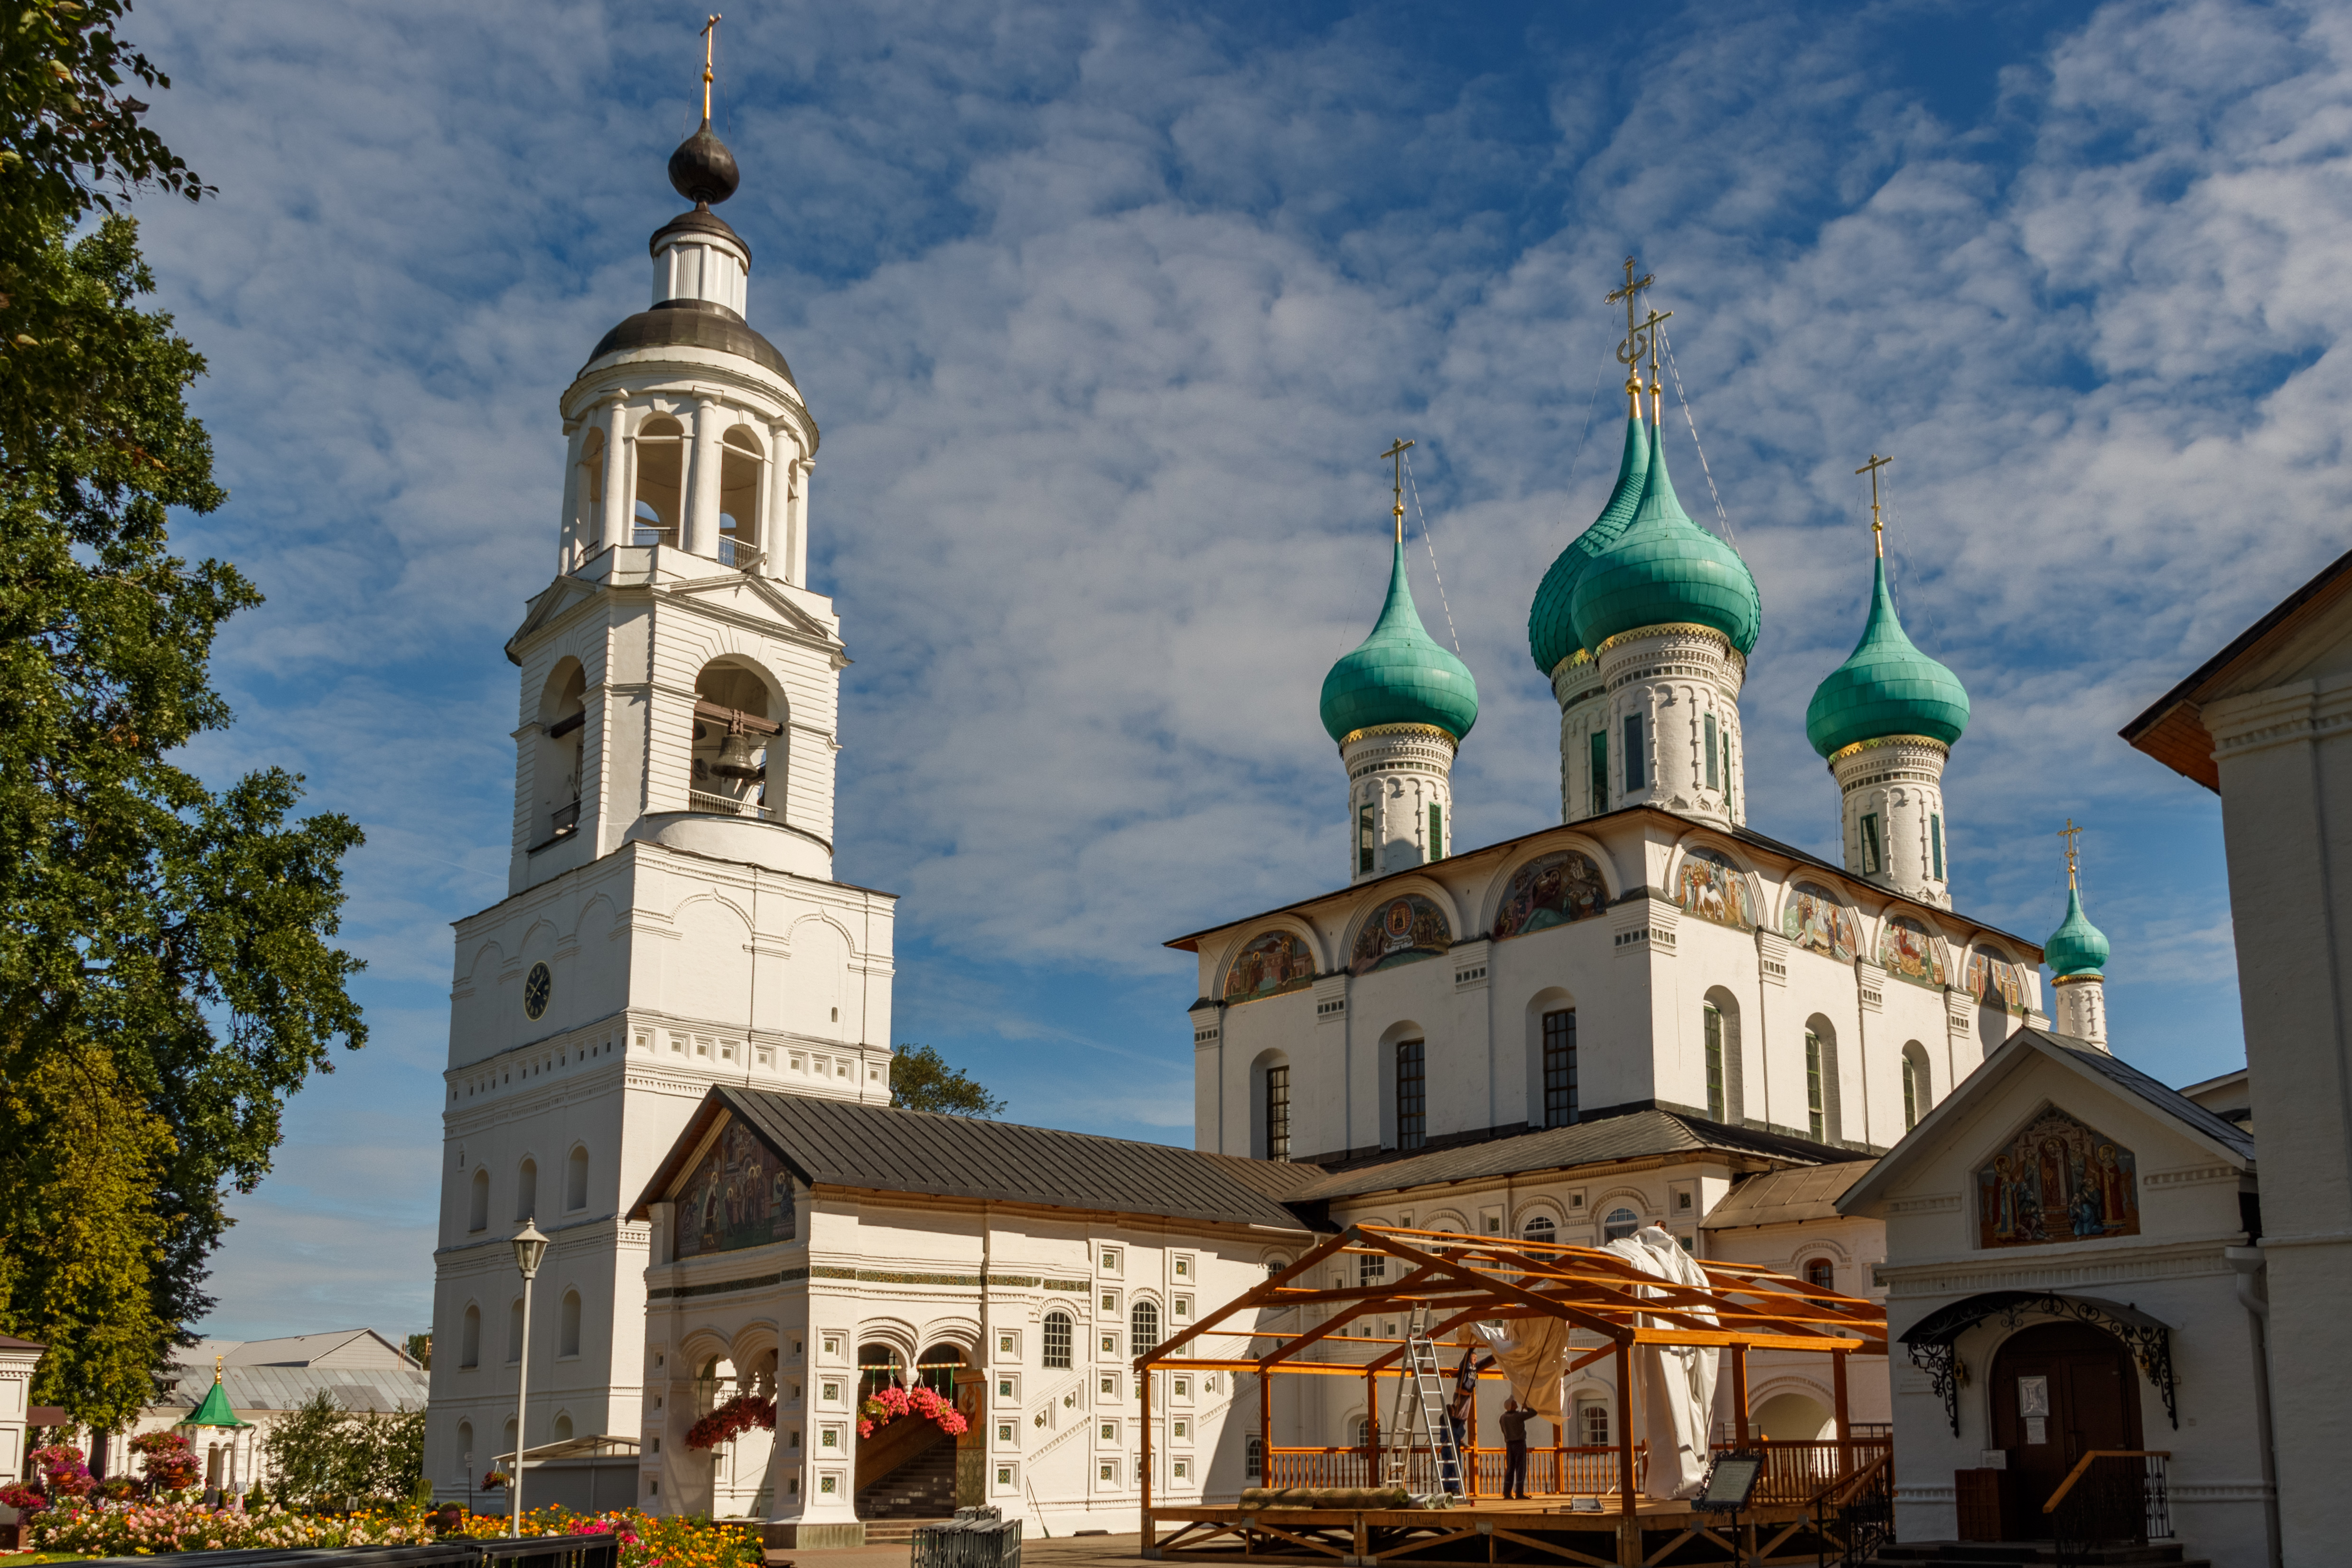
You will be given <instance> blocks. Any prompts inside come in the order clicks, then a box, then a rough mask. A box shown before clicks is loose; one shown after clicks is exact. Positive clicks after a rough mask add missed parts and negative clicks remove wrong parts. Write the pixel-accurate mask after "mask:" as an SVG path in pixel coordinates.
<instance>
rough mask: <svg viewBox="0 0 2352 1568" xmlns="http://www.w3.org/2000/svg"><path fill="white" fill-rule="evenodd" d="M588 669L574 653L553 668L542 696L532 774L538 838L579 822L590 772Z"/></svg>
mask: <svg viewBox="0 0 2352 1568" xmlns="http://www.w3.org/2000/svg"><path fill="white" fill-rule="evenodd" d="M587 742H588V675H587V672H586V671H585V670H583V668H581V667H580V661H579V660H578V659H576V658H563V659H562V660H560V661H558V662H557V664H556V667H555V668H554V669H553V670H551V671H550V672H549V674H548V678H547V684H546V686H545V687H543V688H542V689H541V693H540V700H539V756H538V763H537V766H536V767H535V769H534V770H533V777H534V781H535V783H536V785H537V788H536V790H535V792H534V793H535V794H536V795H538V798H539V812H540V822H539V831H538V832H537V833H536V834H535V835H533V837H532V842H533V843H534V844H546V843H552V842H553V841H554V840H556V839H558V838H568V837H571V836H572V834H573V833H574V832H576V831H578V830H579V826H580V796H581V784H582V781H583V779H585V778H586V776H587V772H588V752H587Z"/></svg>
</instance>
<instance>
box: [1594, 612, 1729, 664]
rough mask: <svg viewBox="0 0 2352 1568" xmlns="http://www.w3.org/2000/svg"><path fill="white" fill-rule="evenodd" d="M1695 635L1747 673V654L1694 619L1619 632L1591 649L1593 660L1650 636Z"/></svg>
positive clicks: (1665, 622)
mask: <svg viewBox="0 0 2352 1568" xmlns="http://www.w3.org/2000/svg"><path fill="white" fill-rule="evenodd" d="M1650 637H1699V638H1702V639H1704V640H1706V641H1707V642H1711V643H1713V644H1715V645H1716V646H1717V647H1719V648H1721V649H1722V650H1723V656H1724V657H1725V658H1727V659H1729V660H1730V661H1731V662H1732V663H1733V664H1735V665H1738V667H1739V672H1740V674H1741V676H1742V677H1745V676H1746V675H1747V673H1748V659H1747V656H1746V655H1744V654H1742V653H1741V652H1740V651H1739V650H1738V648H1736V647H1732V646H1731V639H1730V638H1729V637H1726V636H1724V635H1723V634H1722V633H1721V632H1719V631H1717V630H1716V629H1715V628H1714V627H1713V626H1701V625H1699V624H1698V623H1697V622H1696V621H1662V622H1660V623H1659V624H1658V625H1656V626H1635V627H1634V628H1633V630H1632V631H1630V632H1619V633H1618V634H1617V635H1616V636H1615V637H1611V638H1610V639H1609V640H1608V641H1606V642H1604V643H1602V644H1601V646H1600V647H1597V648H1594V649H1593V650H1592V659H1593V662H1594V663H1596V664H1598V663H1599V662H1600V661H1601V659H1602V658H1606V657H1608V653H1609V650H1610V649H1611V648H1614V647H1624V646H1625V645H1626V644H1627V643H1634V642H1641V641H1643V640H1645V639H1647V638H1650Z"/></svg>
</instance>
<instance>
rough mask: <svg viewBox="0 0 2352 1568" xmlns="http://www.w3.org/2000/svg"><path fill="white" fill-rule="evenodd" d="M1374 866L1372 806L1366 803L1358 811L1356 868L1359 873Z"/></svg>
mask: <svg viewBox="0 0 2352 1568" xmlns="http://www.w3.org/2000/svg"><path fill="white" fill-rule="evenodd" d="M1371 868H1372V806H1371V803H1370V801H1367V802H1365V803H1364V805H1361V806H1360V807H1359V808H1358V809H1357V812H1356V869H1357V871H1358V872H1359V873H1362V872H1365V871H1369V870H1370V869H1371Z"/></svg>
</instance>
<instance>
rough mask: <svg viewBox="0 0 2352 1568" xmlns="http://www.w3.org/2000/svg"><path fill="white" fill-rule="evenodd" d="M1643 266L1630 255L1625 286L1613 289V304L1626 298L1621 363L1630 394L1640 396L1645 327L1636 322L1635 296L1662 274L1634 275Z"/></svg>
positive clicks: (1627, 391) (1620, 346) (1618, 347)
mask: <svg viewBox="0 0 2352 1568" xmlns="http://www.w3.org/2000/svg"><path fill="white" fill-rule="evenodd" d="M1640 265H1641V263H1639V262H1638V261H1636V260H1634V259H1633V258H1632V257H1630V256H1629V257H1627V258H1625V287H1623V288H1622V289H1611V290H1609V303H1610V304H1612V305H1614V304H1615V303H1617V301H1618V300H1624V301H1625V341H1624V342H1622V343H1619V344H1618V345H1617V363H1619V364H1622V365H1624V366H1626V367H1627V370H1626V381H1625V391H1626V393H1627V395H1630V396H1635V397H1638V396H1640V395H1641V392H1642V367H1641V364H1640V363H1639V362H1640V360H1641V358H1642V343H1641V335H1642V329H1641V328H1640V327H1639V326H1638V325H1636V324H1635V322H1634V321H1633V297H1634V296H1635V295H1636V294H1639V293H1640V292H1641V291H1642V290H1643V289H1647V288H1648V287H1649V286H1650V285H1651V284H1653V283H1655V282H1656V281H1657V280H1658V275H1657V274H1656V273H1654V272H1644V273H1643V274H1642V276H1641V277H1639V278H1636V277H1634V276H1633V268H1636V267H1638V266H1640ZM1634 412H1635V413H1636V414H1639V413H1640V412H1641V410H1640V409H1639V408H1638V407H1637V408H1636V409H1634Z"/></svg>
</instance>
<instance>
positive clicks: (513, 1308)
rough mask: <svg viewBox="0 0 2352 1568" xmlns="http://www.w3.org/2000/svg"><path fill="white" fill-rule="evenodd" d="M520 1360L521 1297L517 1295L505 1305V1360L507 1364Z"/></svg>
mask: <svg viewBox="0 0 2352 1568" xmlns="http://www.w3.org/2000/svg"><path fill="white" fill-rule="evenodd" d="M520 1360H522V1298H521V1297H520V1296H517V1297H516V1298H515V1299H514V1300H512V1301H510V1302H509V1303H508V1305H507V1361H508V1363H509V1364H512V1363H515V1362H519V1361H520Z"/></svg>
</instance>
